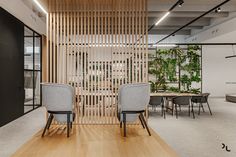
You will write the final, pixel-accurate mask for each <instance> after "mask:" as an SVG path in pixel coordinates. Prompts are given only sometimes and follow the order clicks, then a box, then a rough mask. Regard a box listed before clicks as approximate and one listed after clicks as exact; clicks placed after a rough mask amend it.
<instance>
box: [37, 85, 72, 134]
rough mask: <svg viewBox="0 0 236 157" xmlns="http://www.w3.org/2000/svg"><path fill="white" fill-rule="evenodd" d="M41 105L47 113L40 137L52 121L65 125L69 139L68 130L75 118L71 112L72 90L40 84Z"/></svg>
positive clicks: (69, 87)
mask: <svg viewBox="0 0 236 157" xmlns="http://www.w3.org/2000/svg"><path fill="white" fill-rule="evenodd" d="M42 104H43V106H45V107H46V110H47V112H48V113H49V118H48V120H47V123H46V126H45V128H44V130H43V134H42V137H43V136H44V134H45V132H46V130H49V128H50V125H51V123H52V120H53V119H55V120H56V121H57V122H59V123H67V137H69V133H70V128H71V129H72V122H73V120H74V118H75V113H74V112H73V107H74V104H75V91H74V88H73V87H72V86H70V85H66V84H55V83H42Z"/></svg>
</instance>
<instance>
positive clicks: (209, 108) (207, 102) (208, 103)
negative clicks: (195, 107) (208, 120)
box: [207, 102, 212, 115]
mask: <svg viewBox="0 0 236 157" xmlns="http://www.w3.org/2000/svg"><path fill="white" fill-rule="evenodd" d="M207 106H208V109H209V112H210V114H211V115H212V113H211V108H210V105H209V103H208V102H207Z"/></svg>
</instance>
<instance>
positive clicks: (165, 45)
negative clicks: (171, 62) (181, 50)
mask: <svg viewBox="0 0 236 157" xmlns="http://www.w3.org/2000/svg"><path fill="white" fill-rule="evenodd" d="M152 46H153V47H177V46H178V45H176V44H154V45H152Z"/></svg>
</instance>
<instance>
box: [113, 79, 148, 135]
mask: <svg viewBox="0 0 236 157" xmlns="http://www.w3.org/2000/svg"><path fill="white" fill-rule="evenodd" d="M149 86H150V85H149V84H148V83H136V84H125V85H122V86H121V87H120V89H119V95H118V110H117V111H118V114H117V115H118V119H119V121H120V127H121V128H122V124H123V125H124V137H126V123H127V122H135V121H136V120H137V118H139V120H140V122H141V124H142V126H143V128H144V129H145V128H146V130H147V132H148V134H149V136H151V133H150V131H149V128H148V125H147V123H146V120H145V118H144V115H143V113H144V112H145V110H146V108H147V106H148V103H149V99H150V88H149Z"/></svg>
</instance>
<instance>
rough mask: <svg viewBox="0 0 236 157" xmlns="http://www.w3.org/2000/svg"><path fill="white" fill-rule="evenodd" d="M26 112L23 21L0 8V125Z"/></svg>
mask: <svg viewBox="0 0 236 157" xmlns="http://www.w3.org/2000/svg"><path fill="white" fill-rule="evenodd" d="M23 114H24V24H23V23H22V22H21V21H19V20H18V19H17V18H15V17H14V16H12V15H11V14H9V13H8V12H7V11H5V10H4V9H3V8H1V7H0V126H2V125H5V124H6V123H8V122H10V121H12V120H15V119H16V118H18V117H20V116H22V115H23Z"/></svg>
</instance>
